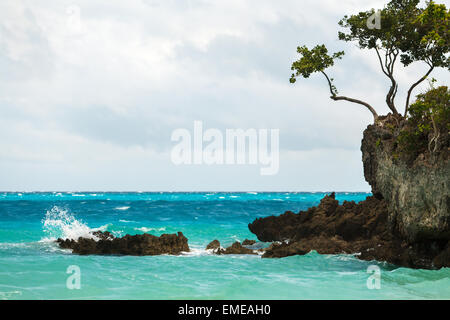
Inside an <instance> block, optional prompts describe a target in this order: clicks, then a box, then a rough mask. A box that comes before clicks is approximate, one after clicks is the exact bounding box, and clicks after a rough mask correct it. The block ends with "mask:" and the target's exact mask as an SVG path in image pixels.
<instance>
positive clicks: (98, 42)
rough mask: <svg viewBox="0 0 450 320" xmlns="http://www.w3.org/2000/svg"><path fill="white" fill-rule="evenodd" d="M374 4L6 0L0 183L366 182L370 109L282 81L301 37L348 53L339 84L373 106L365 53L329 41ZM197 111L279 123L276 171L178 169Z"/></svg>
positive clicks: (350, 0)
mask: <svg viewBox="0 0 450 320" xmlns="http://www.w3.org/2000/svg"><path fill="white" fill-rule="evenodd" d="M383 3H384V1H371V2H367V3H365V4H361V3H360V1H356V0H347V1H340V2H338V1H332V0H327V1H320V2H319V1H313V0H308V1H301V2H299V1H294V0H291V1H283V3H278V2H273V1H255V0H254V1H240V0H239V1H238V0H233V1H230V0H228V1H202V0H197V1H193V0H191V1H157V0H144V1H137V0H135V1H119V0H113V1H92V0H83V1H39V2H36V1H31V0H28V1H20V2H19V1H14V0H6V1H2V2H1V4H0V67H1V70H2V74H0V92H2V94H1V95H0V112H1V114H2V119H1V120H0V125H1V127H0V133H1V135H2V139H1V140H0V150H1V152H0V189H5V190H8V189H9V190H12V189H21V190H23V189H28V190H31V189H33V190H36V189H41V190H43V189H53V190H56V189H65V190H68V189H91V190H93V189H104V190H106V189H109V190H113V189H115V190H119V189H128V190H131V189H148V190H150V189H151V190H158V189H161V190H176V189H183V188H184V189H189V188H190V189H197V190H205V189H215V190H218V189H228V190H230V189H233V188H236V189H267V190H270V189H271V188H274V189H279V190H280V189H284V188H285V189H298V190H302V189H303V190H312V189H314V190H317V189H333V188H341V189H347V190H358V189H360V190H367V188H368V187H367V184H366V183H365V182H364V180H363V177H362V164H361V161H360V160H359V158H360V152H359V144H360V140H361V137H362V130H363V129H364V127H365V126H366V125H367V124H368V123H370V121H371V115H370V113H368V112H367V111H366V110H364V109H363V108H361V107H360V106H356V105H349V104H346V103H343V102H342V103H341V102H338V103H336V102H333V101H331V100H330V99H329V98H328V93H327V92H328V91H327V88H326V84H325V83H324V80H323V79H322V78H320V77H319V76H313V77H311V78H310V79H307V80H301V81H298V82H297V84H296V85H295V86H293V85H291V84H289V81H288V79H289V76H290V73H291V72H290V64H291V63H292V61H293V60H294V59H295V58H296V54H295V49H296V46H297V45H299V44H302V43H305V44H308V45H314V44H316V43H327V44H328V45H330V47H331V48H333V50H340V49H342V48H344V49H346V50H347V51H348V53H349V54H348V56H346V57H345V58H344V60H343V61H342V62H339V63H338V64H337V66H336V67H335V68H334V69H333V71H332V72H333V74H334V77H335V78H336V82H337V85H338V87H339V89H340V90H341V91H342V92H343V93H345V94H348V95H352V94H355V95H357V96H358V97H362V98H366V99H367V100H369V101H371V102H374V104H375V105H376V106H378V105H380V106H381V107H382V106H383V102H382V101H384V94H385V89H386V86H385V83H384V82H383V81H384V79H383V78H382V77H380V76H375V75H373V76H372V73H371V72H368V71H367V68H373V67H374V66H373V62H370V61H371V60H370V59H369V57H366V55H365V54H364V53H359V51H358V50H357V49H355V48H354V47H353V46H349V45H346V44H345V43H339V42H338V41H337V39H336V38H337V27H338V26H337V21H338V20H339V19H340V18H341V17H342V16H343V15H344V14H346V13H349V12H356V11H358V10H360V9H368V8H371V7H381V6H382V5H383ZM78 9H79V19H78V16H77V12H78ZM366 58H367V60H366ZM349 69H351V70H352V71H351V72H349V71H348V70H349ZM444 75H445V74H444ZM408 77H409V76H408ZM406 80H407V79H405V81H406ZM355 92H356V93H355ZM377 101H379V103H377ZM382 108H384V107H382ZM194 120H203V121H204V123H205V125H206V126H208V127H217V128H222V129H225V128H279V129H280V139H281V141H280V143H281V147H282V149H283V151H282V159H281V168H280V172H281V173H280V174H279V175H278V176H275V177H266V178H261V177H259V175H258V172H259V171H258V168H256V167H255V168H224V167H207V168H203V167H177V168H174V167H173V165H172V164H171V163H170V161H169V151H170V148H171V147H172V142H171V141H170V133H171V132H172V130H174V129H176V128H179V127H186V128H190V127H191V126H192V123H193V121H194ZM253 169H254V170H253ZM350 174H351V176H352V177H351V178H348V177H349V175H350Z"/></svg>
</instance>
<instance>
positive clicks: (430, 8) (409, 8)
mask: <svg viewBox="0 0 450 320" xmlns="http://www.w3.org/2000/svg"><path fill="white" fill-rule="evenodd" d="M418 5H419V0H392V1H390V2H389V3H388V4H387V5H386V6H385V7H384V8H383V9H382V10H379V11H378V12H375V10H371V11H364V12H360V13H358V14H356V15H351V16H344V18H343V19H342V20H341V21H339V25H340V26H341V27H343V28H345V29H347V31H346V32H339V33H338V36H339V39H340V40H343V41H346V42H357V44H358V47H359V48H360V49H369V50H373V51H375V53H376V57H377V59H378V62H379V64H380V67H381V71H382V72H383V74H384V75H385V76H386V77H387V78H388V79H389V81H390V87H389V91H388V93H387V95H386V104H387V106H388V107H389V109H390V110H391V111H392V113H393V114H396V115H398V114H399V112H398V110H397V107H396V104H395V97H396V95H397V92H398V82H397V80H396V78H395V75H394V71H395V66H396V63H397V62H399V61H400V63H401V64H402V65H403V66H405V67H407V66H409V65H410V64H412V63H413V62H424V63H426V64H427V65H428V66H429V68H428V71H427V72H426V74H425V75H423V76H421V77H420V79H419V80H417V81H415V82H414V83H413V84H412V85H411V87H410V88H409V90H408V94H407V98H406V105H405V113H404V116H405V117H406V115H407V114H408V108H409V100H410V97H411V94H412V92H413V90H414V88H415V87H417V86H418V85H419V84H420V83H421V82H422V81H424V80H425V79H427V77H428V76H429V75H430V74H431V72H432V71H433V70H434V69H435V68H437V67H443V68H447V69H449V70H450V58H449V57H447V55H448V53H449V51H450V33H449V17H450V13H449V11H448V10H447V8H446V6H445V5H444V4H436V3H434V1H429V2H427V4H426V7H425V8H419V7H418ZM373 19H378V20H379V23H378V24H376V25H375V26H373V25H371V24H370V22H371V21H372V20H373ZM297 52H298V53H299V54H300V55H301V57H300V59H299V60H297V61H295V62H294V63H293V64H292V67H291V69H292V70H293V71H294V73H293V74H292V76H291V78H290V82H291V83H295V82H296V79H297V77H299V76H302V77H303V78H308V77H309V76H310V75H311V74H312V73H315V72H320V73H322V74H323V75H324V77H325V78H326V80H327V83H328V86H329V89H330V93H331V97H330V98H331V99H333V100H335V101H339V100H345V101H349V102H353V103H357V104H360V105H363V106H365V107H366V108H367V109H369V111H370V112H371V113H372V115H373V117H374V119H375V120H377V118H378V114H377V112H376V111H375V108H373V107H372V106H371V105H370V104H369V103H367V102H365V101H363V100H359V99H354V98H350V97H347V96H339V95H338V91H337V89H336V86H335V85H334V83H333V81H334V80H333V78H330V77H329V76H328V74H327V73H326V72H325V70H326V69H328V68H329V67H332V66H333V65H334V62H335V61H336V60H339V59H341V58H342V56H343V55H344V52H343V51H340V52H337V53H334V54H332V55H331V56H330V55H329V54H328V49H327V48H326V46H325V45H317V46H316V47H314V48H312V49H308V48H307V47H306V46H301V47H298V48H297Z"/></svg>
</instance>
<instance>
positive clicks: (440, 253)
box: [249, 193, 450, 269]
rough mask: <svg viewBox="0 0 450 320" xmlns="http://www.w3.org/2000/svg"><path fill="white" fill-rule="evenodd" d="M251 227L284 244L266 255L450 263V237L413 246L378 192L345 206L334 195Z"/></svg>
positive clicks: (265, 238) (414, 265) (430, 265)
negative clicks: (393, 226)
mask: <svg viewBox="0 0 450 320" xmlns="http://www.w3.org/2000/svg"><path fill="white" fill-rule="evenodd" d="M249 229H250V231H251V232H253V233H254V234H256V236H257V237H258V239H259V240H261V241H264V242H270V241H272V242H273V241H277V242H280V243H278V244H276V243H274V244H272V246H271V247H269V248H268V249H266V250H265V252H264V254H263V258H282V257H287V256H292V255H304V254H306V253H308V252H310V251H312V250H315V251H317V252H318V253H320V254H341V253H346V254H355V253H358V255H357V257H358V258H360V259H363V260H379V261H387V262H390V263H393V264H397V265H401V266H405V267H410V268H425V269H432V268H441V267H448V266H450V259H449V252H450V249H449V244H448V241H431V242H428V243H426V244H425V243H420V244H410V243H408V242H407V241H406V240H405V239H402V238H400V237H396V236H394V234H393V233H392V232H391V231H390V229H389V228H388V209H387V205H386V201H385V200H383V199H378V198H376V197H373V196H370V197H367V199H366V200H365V201H361V202H359V203H355V202H354V201H351V202H349V201H344V202H343V204H342V205H339V202H338V201H337V200H336V199H335V194H334V193H332V194H330V195H327V196H325V197H324V198H323V199H322V200H321V202H320V204H319V205H318V206H316V207H312V208H310V209H308V210H307V211H300V212H299V213H297V214H296V213H293V212H290V211H288V212H286V213H284V214H282V215H280V216H278V217H275V216H271V217H266V218H259V219H256V220H255V221H254V222H253V223H251V224H249Z"/></svg>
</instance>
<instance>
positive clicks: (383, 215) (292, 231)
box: [249, 115, 450, 269]
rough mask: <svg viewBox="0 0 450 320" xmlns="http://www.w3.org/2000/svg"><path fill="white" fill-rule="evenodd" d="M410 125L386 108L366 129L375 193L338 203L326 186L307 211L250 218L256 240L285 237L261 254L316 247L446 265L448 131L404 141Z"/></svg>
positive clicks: (449, 253)
mask: <svg viewBox="0 0 450 320" xmlns="http://www.w3.org/2000/svg"><path fill="white" fill-rule="evenodd" d="M414 130H416V128H413V127H411V123H409V122H408V121H407V120H405V119H404V118H402V117H400V116H393V115H388V116H384V117H380V118H379V119H378V120H377V122H376V123H375V124H373V125H369V126H368V127H367V129H366V130H365V131H364V137H363V140H362V145H361V151H362V157H363V164H364V176H365V178H366V180H367V182H369V184H370V185H371V187H372V194H373V196H371V197H368V198H367V199H366V200H365V201H362V202H360V203H358V204H356V203H355V202H347V201H344V203H343V204H342V205H339V203H338V201H336V200H335V196H334V194H331V195H329V196H326V197H324V198H323V199H322V201H321V202H320V204H319V205H318V206H317V207H313V208H310V209H308V210H307V211H304V212H300V213H298V214H295V213H293V212H286V213H284V214H282V215H281V216H278V217H274V216H272V217H267V218H263V219H257V220H255V221H254V222H253V223H251V224H249V229H250V231H251V232H253V233H254V234H256V236H257V237H258V239H259V240H261V241H266V242H267V241H281V242H282V243H279V244H273V245H272V247H270V248H269V249H267V250H266V251H265V253H264V255H263V257H286V256H290V255H296V254H300V255H302V254H305V253H307V252H310V251H311V250H316V251H317V252H319V253H323V254H335V253H359V255H358V257H359V258H360V259H364V260H380V261H387V262H390V263H393V264H397V265H400V266H405V267H411V268H427V269H433V268H441V267H450V242H449V240H450V227H449V226H450V179H449V178H450V161H449V158H450V156H449V154H450V151H449V150H450V138H449V135H448V133H447V134H445V135H444V134H442V135H438V136H436V135H434V136H431V135H432V134H430V136H426V135H422V136H420V137H419V142H420V147H419V146H417V147H416V146H415V145H414V144H412V143H411V141H408V140H406V142H405V137H406V138H409V137H411V132H412V133H413V134H415V131H414ZM405 133H406V134H405ZM408 134H409V136H408ZM413 137H414V138H417V135H416V136H413ZM401 138H403V142H402V139H401ZM420 139H422V140H420ZM433 143H434V146H435V147H433V148H430V146H431V145H432V144H433ZM405 146H408V148H405ZM427 146H428V147H427Z"/></svg>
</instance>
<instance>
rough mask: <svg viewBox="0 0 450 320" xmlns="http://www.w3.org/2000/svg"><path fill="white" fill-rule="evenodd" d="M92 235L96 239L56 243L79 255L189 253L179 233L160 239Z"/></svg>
mask: <svg viewBox="0 0 450 320" xmlns="http://www.w3.org/2000/svg"><path fill="white" fill-rule="evenodd" d="M93 235H94V236H95V238H96V239H92V238H82V237H80V238H78V240H70V239H65V240H64V239H58V240H56V242H57V243H58V244H59V246H60V247H61V248H63V249H72V252H73V253H76V254H80V255H88V254H97V255H133V256H152V255H160V254H173V255H178V254H180V253H181V252H189V246H188V239H187V238H186V237H185V236H184V235H183V233H181V232H178V234H163V235H161V236H160V237H156V236H153V235H150V234H147V233H144V234H138V235H134V236H131V235H126V236H124V237H122V238H115V237H114V236H113V235H112V234H111V233H109V232H107V231H106V232H100V231H98V232H94V233H93Z"/></svg>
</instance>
